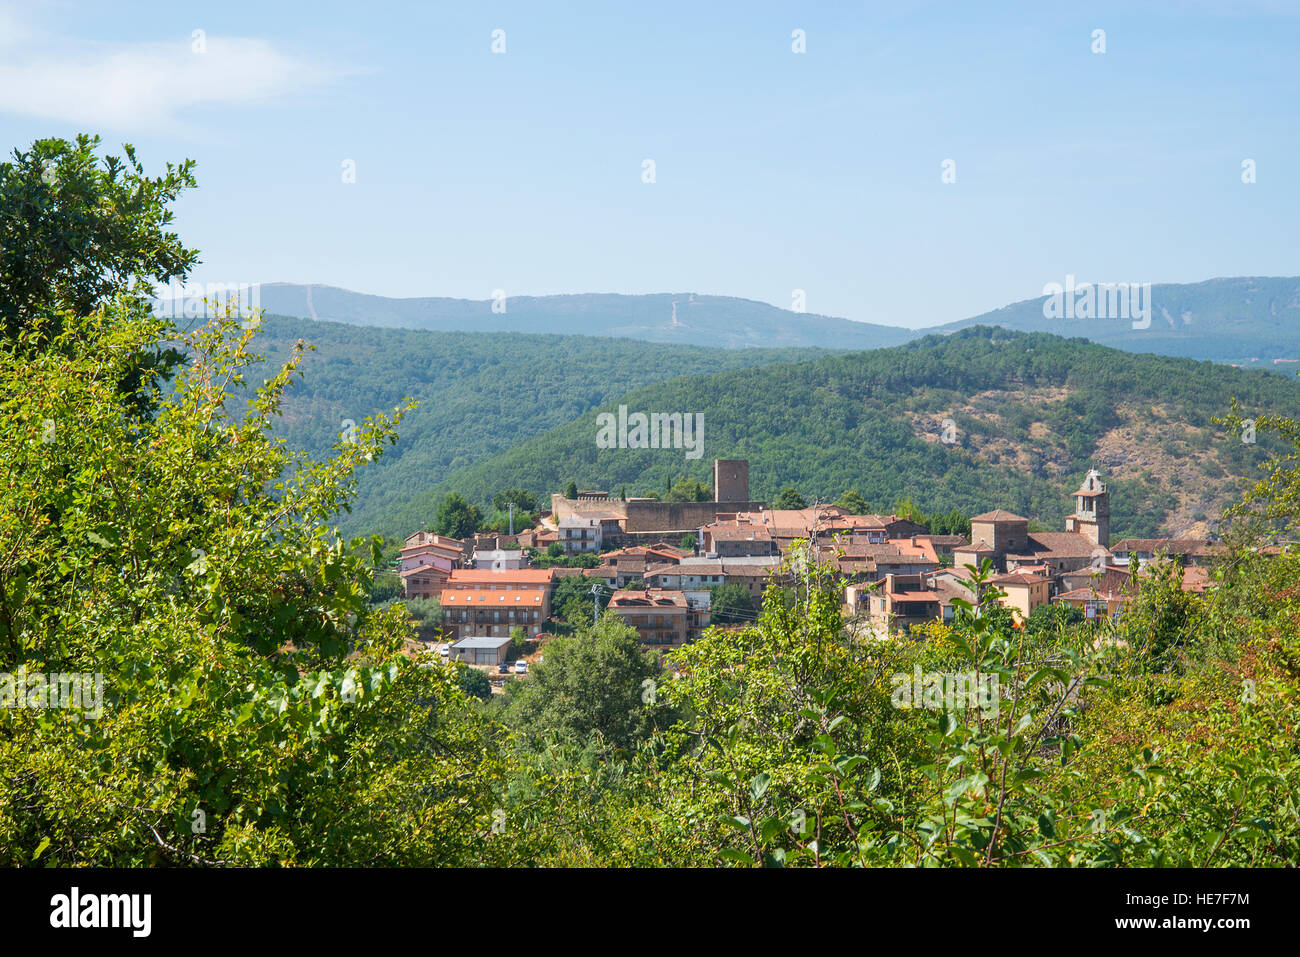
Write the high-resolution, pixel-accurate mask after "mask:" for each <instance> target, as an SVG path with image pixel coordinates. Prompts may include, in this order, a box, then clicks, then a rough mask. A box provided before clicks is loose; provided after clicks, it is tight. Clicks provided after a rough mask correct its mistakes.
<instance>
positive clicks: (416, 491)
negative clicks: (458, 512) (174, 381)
mask: <svg viewBox="0 0 1300 957" xmlns="http://www.w3.org/2000/svg"><path fill="white" fill-rule="evenodd" d="M300 338H301V339H305V340H306V341H307V342H309V343H310V344H312V345H314V346H315V347H316V348H315V349H314V350H313V351H309V352H307V353H306V355H305V357H304V358H303V362H302V367H301V371H302V373H303V374H302V376H301V377H300V379H298V380H297V381H296V382H295V384H294V386H293V387H292V388H291V389H290V390H289V393H288V399H287V401H286V404H285V409H284V415H283V417H282V418H280V419H279V420H278V421H277V422H276V434H277V435H279V436H280V437H282V438H284V439H285V440H286V441H287V442H288V444H289V446H290V447H292V448H296V449H304V450H306V451H308V452H310V453H311V454H313V455H320V454H322V453H324V452H325V451H327V450H328V449H329V448H330V447H332V446H333V445H334V444H335V443H337V442H338V441H339V435H340V432H342V431H344V430H345V429H346V428H347V426H345V424H344V423H345V422H346V421H348V420H351V421H352V422H353V423H355V424H357V425H358V426H359V425H360V424H361V422H362V421H363V420H364V419H365V418H366V417H367V416H370V415H373V414H375V413H376V412H391V411H392V410H393V408H394V407H395V406H397V405H398V404H399V403H401V402H402V400H403V399H405V398H412V399H415V400H416V401H417V402H418V403H419V406H418V407H417V408H416V409H415V410H414V411H413V412H411V414H410V415H409V416H408V417H407V418H406V420H405V422H404V423H403V427H402V436H401V440H400V441H399V442H398V444H397V445H396V446H395V447H394V448H392V449H391V450H390V451H389V452H388V454H386V455H385V456H384V458H383V459H382V460H381V461H379V462H377V463H376V464H375V467H374V468H372V469H368V470H367V473H366V474H365V476H364V477H363V479H362V485H361V492H360V497H359V499H358V501H357V506H356V510H355V511H354V512H353V514H352V515H351V516H344V524H345V525H346V526H347V527H348V528H349V529H353V530H357V531H364V530H366V529H368V528H370V527H372V526H374V527H378V526H380V525H386V524H388V525H391V522H386V521H385V517H386V516H392V515H393V514H394V513H395V512H396V511H397V510H398V509H401V508H403V507H404V506H405V505H406V503H407V502H408V501H409V500H411V499H412V498H414V497H416V496H418V495H420V494H421V493H423V492H426V491H427V490H428V489H429V488H430V487H431V486H433V485H436V484H437V483H439V482H440V481H441V480H443V479H444V478H445V477H446V476H447V475H448V474H450V473H451V472H453V471H455V470H457V469H460V468H464V467H467V466H469V465H471V464H473V463H475V462H478V461H480V460H482V459H484V458H486V457H488V456H491V455H493V454H495V453H498V452H502V451H505V450H508V449H510V448H512V447H513V446H515V445H516V444H517V443H519V442H521V441H524V440H526V439H528V438H531V437H534V436H537V435H541V434H543V433H545V432H546V431H548V430H550V429H552V428H554V427H556V426H558V425H562V424H564V423H567V422H571V421H573V420H574V419H576V418H578V417H579V416H581V415H582V414H583V413H585V412H587V411H589V410H590V409H593V408H595V407H596V406H598V405H601V404H603V403H606V402H609V401H610V400H611V399H613V398H615V397H617V396H619V395H621V394H623V393H625V392H627V391H629V390H631V389H636V388H640V387H642V386H645V385H648V384H649V383H652V382H657V381H660V380H663V379H671V378H674V377H677V376H687V375H707V374H709V373H713V372H718V371H722V370H727V369H739V368H747V367H750V366H755V365H760V364H763V363H769V362H773V361H776V360H781V359H785V360H789V359H792V358H806V357H810V356H816V355H820V354H822V353H823V352H824V350H819V349H804V350H788V349H787V350H783V349H744V350H735V349H731V350H728V349H705V348H701V347H698V346H688V345H669V344H654V343H645V342H636V341H633V340H630V339H597V338H592V337H589V336H530V335H523V334H521V333H502V334H491V335H488V334H481V333H467V332H415V331H409V330H403V329H374V328H364V327H358V326H348V325H342V324H339V323H332V322H311V321H309V320H301V319H288V318H282V317H268V318H266V319H265V320H264V322H263V324H262V328H261V329H260V330H259V331H258V335H257V338H256V339H255V341H254V346H253V348H254V349H255V350H256V351H258V352H259V353H261V354H263V355H265V356H266V357H267V361H266V362H265V363H262V364H260V365H259V366H257V367H256V369H257V370H259V371H260V372H261V374H262V375H263V376H265V375H269V374H270V370H271V369H273V368H275V367H277V366H278V365H279V364H280V363H282V362H284V361H285V359H286V358H287V357H288V356H289V355H290V354H291V352H292V351H293V347H294V344H295V343H296V342H297V341H298V340H299V339H300ZM254 378H255V376H254V375H253V374H250V377H249V379H250V381H254ZM417 524H418V523H417ZM393 527H395V526H393Z"/></svg>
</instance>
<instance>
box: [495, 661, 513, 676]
mask: <svg viewBox="0 0 1300 957" xmlns="http://www.w3.org/2000/svg"><path fill="white" fill-rule="evenodd" d="M497 674H501V675H508V674H510V666H509V665H508V664H506V663H505V662H504V661H503V662H501V666H500V667H499V668H497Z"/></svg>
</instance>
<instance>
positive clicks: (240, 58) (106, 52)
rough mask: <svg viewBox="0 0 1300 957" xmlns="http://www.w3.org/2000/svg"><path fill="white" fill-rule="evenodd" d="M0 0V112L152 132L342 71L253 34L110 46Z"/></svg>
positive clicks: (274, 95) (279, 94)
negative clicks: (31, 26)
mask: <svg viewBox="0 0 1300 957" xmlns="http://www.w3.org/2000/svg"><path fill="white" fill-rule="evenodd" d="M31 37H32V33H31V32H30V31H28V30H26V29H24V27H23V25H22V23H21V22H20V21H19V20H18V19H17V18H16V17H15V16H13V15H12V13H6V10H5V8H4V7H3V6H0V48H3V49H4V51H5V55H4V57H3V60H2V61H0V113H15V114H21V115H26V116H36V117H41V118H46V119H54V120H60V121H63V122H68V123H74V124H77V125H81V126H93V127H95V128H96V129H101V128H105V129H123V130H126V129H131V130H157V129H161V128H162V127H163V126H169V127H171V126H174V125H175V124H177V123H180V122H183V121H184V114H185V113H186V112H187V111H190V110H193V109H195V108H200V107H213V106H218V107H222V106H224V107H233V106H244V105H250V104H257V103H263V102H267V101H269V100H272V99H275V98H277V97H282V96H285V95H288V94H292V93H298V92H302V91H305V90H308V89H312V88H315V87H318V86H321V85H323V84H325V83H328V82H329V81H331V80H333V79H335V78H336V77H338V76H340V75H341V73H340V72H339V71H337V70H334V69H332V68H329V67H326V66H322V65H316V64H311V63H308V62H306V61H304V60H302V59H299V58H296V57H294V56H291V55H289V54H286V53H283V52H281V51H279V50H277V49H275V48H274V47H273V46H272V45H271V44H270V43H268V42H267V41H265V40H261V39H251V38H242V37H217V36H207V37H205V38H204V43H205V47H206V49H205V51H204V52H202V53H198V52H195V51H194V49H193V48H192V40H191V38H190V37H188V36H187V37H183V38H178V39H177V40H175V41H169V42H154V43H133V44H125V45H108V44H100V43H88V42H85V41H79V40H62V39H59V40H56V39H54V38H50V37H39V38H37V39H38V41H39V42H37V43H28V42H26V41H27V40H28V39H29V38H31Z"/></svg>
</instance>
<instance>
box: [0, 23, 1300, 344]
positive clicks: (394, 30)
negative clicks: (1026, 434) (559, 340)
mask: <svg viewBox="0 0 1300 957" xmlns="http://www.w3.org/2000/svg"><path fill="white" fill-rule="evenodd" d="M985 6H986V5H983V4H979V5H976V4H968V3H953V4H940V3H910V4H909V3H901V4H876V3H871V4H865V3H819V4H815V5H810V4H797V3H762V2H749V3H718V4H707V5H706V4H701V3H698V2H694V3H670V2H658V0H656V2H654V3H650V4H612V3H605V4H598V3H531V4H527V3H519V4H507V3H481V4H480V3H474V4H443V3H420V4H414V3H412V4H400V3H383V2H378V0H376V2H372V3H356V2H346V3H339V2H313V3H301V4H299V3H266V2H261V3H247V2H240V0H226V2H222V3H220V4H218V3H201V4H177V3H175V2H158V3H154V2H139V3H115V4H102V3H90V2H86V3H74V2H59V3H39V2H32V0H26V2H22V3H11V2H9V0H0V145H3V146H4V148H5V152H8V151H9V150H10V149H12V148H13V147H15V146H19V145H26V144H28V143H30V142H31V141H32V140H33V139H35V138H38V137H42V136H52V135H58V136H71V135H72V134H74V133H76V132H78V131H87V132H97V133H100V134H101V135H102V136H103V137H104V140H105V143H106V145H107V146H112V147H117V146H120V144H121V143H122V142H132V143H134V144H135V145H136V147H137V148H138V150H139V153H140V156H141V158H142V159H143V161H144V162H145V165H146V167H148V168H151V169H157V168H159V167H161V165H162V164H163V163H164V162H165V161H167V160H179V159H182V158H186V157H189V158H193V159H195V160H196V161H197V162H198V178H199V189H198V190H196V191H194V192H192V193H190V194H188V195H187V196H186V197H185V198H183V199H182V200H181V202H180V203H179V204H178V206H177V210H178V215H177V227H178V229H179V231H180V233H181V235H182V237H183V238H184V239H185V241H186V242H187V243H188V244H189V245H191V246H195V247H197V248H199V249H200V250H201V251H202V259H203V265H202V266H201V267H200V269H199V271H198V272H197V273H196V278H198V279H200V280H206V281H212V282H270V281H277V280H279V281H292V282H315V283H326V284H329V285H335V286H343V287H346V288H349V289H355V290H358V291H361V292H369V293H376V294H381V295H390V296H421V295H426V296H455V297H465V298H473V299H486V298H488V297H489V296H490V295H491V294H492V291H493V290H495V289H503V290H505V291H506V293H507V294H508V295H510V296H519V295H547V294H554V293H572V292H621V293H649V292H696V293H709V294H719V295H734V296H743V297H746V298H750V299H758V300H763V301H766V302H771V303H773V304H775V305H778V306H783V307H787V308H788V307H789V306H790V305H791V301H792V293H793V290H795V289H802V290H804V291H805V294H806V303H807V309H808V311H809V312H816V313H823V314H827V315H836V316H844V317H847V318H850V319H859V320H867V321H872V322H881V323H886V324H891V325H903V326H913V327H916V326H925V325H932V324H936V323H941V322H947V321H951V320H955V319H961V318H965V317H967V316H971V315H976V314H978V313H981V312H984V311H986V310H988V309H993V308H997V307H999V306H1002V305H1005V304H1007V303H1009V302H1012V301H1016V300H1020V299H1025V298H1030V297H1034V296H1037V295H1040V294H1041V292H1042V287H1043V286H1044V284H1045V283H1049V282H1063V281H1064V278H1065V276H1066V275H1067V274H1072V275H1074V276H1076V277H1078V279H1079V280H1080V281H1083V280H1092V281H1109V282H1194V281H1199V280H1202V279H1208V278H1212V277H1216V276H1236V275H1294V274H1296V273H1297V272H1300V269H1298V268H1297V264H1296V242H1295V225H1294V224H1295V222H1296V220H1297V212H1300V162H1298V161H1297V157H1298V156H1300V149H1298V147H1300V123H1298V122H1297V103H1300V95H1298V94H1300V69H1298V68H1297V66H1296V53H1295V51H1296V49H1297V46H1298V45H1300V44H1298V43H1297V41H1298V40H1300V4H1283V3H1268V2H1249V0H1243V2H1223V3H1219V2H1201V3H1182V4H1179V3H1164V4H1155V3H1143V2H1136V3H1132V2H1131V3H1122V4H1089V5H1088V9H1087V10H1086V11H1084V10H1082V9H1080V7H1082V6H1083V5H1080V4H1067V3H1052V2H1045V0H1038V2H1032V3H1025V4H1017V3H1004V4H997V5H996V7H997V9H996V11H992V12H991V11H989V10H987V9H979V8H983V7H985ZM498 29H500V30H504V31H505V42H506V52H505V53H504V54H494V53H493V52H492V49H491V47H492V32H493V31H494V30H498ZM796 29H800V30H803V31H804V33H805V36H806V48H807V52H805V53H802V54H796V53H794V52H792V48H791V47H792V39H791V34H792V32H793V31H794V30H796ZM1097 29H1102V30H1104V31H1105V44H1106V52H1105V53H1093V52H1092V49H1091V48H1092V46H1093V44H1094V40H1093V37H1092V34H1093V31H1094V30H1097ZM195 30H202V31H204V33H203V39H204V43H205V50H204V52H203V53H196V52H194V49H193V46H194V38H193V31H195ZM646 159H651V160H653V161H654V164H655V182H654V183H649V184H648V183H644V182H643V181H642V169H643V161H644V160H646ZM947 159H951V160H953V161H954V163H955V172H956V181H955V182H952V183H944V182H942V180H941V173H942V172H943V169H942V164H943V162H944V160H947ZM1246 159H1251V160H1254V161H1255V164H1256V178H1257V181H1256V182H1255V183H1253V184H1244V183H1243V182H1242V166H1241V164H1242V162H1243V160H1246ZM345 160H352V161H353V162H355V164H356V182H354V183H345V182H343V175H342V167H343V163H344V161H345Z"/></svg>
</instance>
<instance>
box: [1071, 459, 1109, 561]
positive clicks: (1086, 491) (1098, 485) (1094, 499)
mask: <svg viewBox="0 0 1300 957" xmlns="http://www.w3.org/2000/svg"><path fill="white" fill-rule="evenodd" d="M1065 530H1066V531H1067V532H1080V533H1082V534H1084V535H1087V536H1088V538H1089V539H1091V540H1092V543H1093V544H1094V545H1100V546H1102V547H1103V548H1109V547H1110V492H1108V491H1106V483H1105V482H1103V481H1102V480H1101V473H1100V472H1098V471H1097V470H1096V469H1089V470H1088V474H1087V476H1085V478H1084V480H1083V484H1082V485H1080V486H1079V490H1078V491H1077V492H1075V493H1074V514H1073V515H1071V516H1069V517H1068V518H1066V520H1065Z"/></svg>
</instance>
